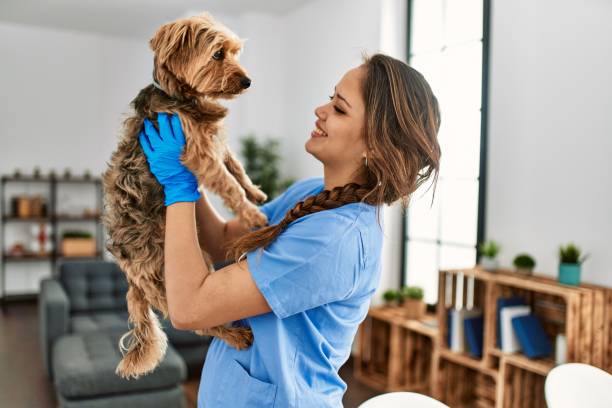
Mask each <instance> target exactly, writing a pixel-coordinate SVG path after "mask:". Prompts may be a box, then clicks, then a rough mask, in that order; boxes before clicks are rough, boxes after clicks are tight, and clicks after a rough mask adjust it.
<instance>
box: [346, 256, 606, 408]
mask: <svg viewBox="0 0 612 408" xmlns="http://www.w3.org/2000/svg"><path fill="white" fill-rule="evenodd" d="M439 273H440V276H439V285H438V305H437V314H436V316H437V322H438V329H431V328H429V327H428V329H431V330H432V332H427V334H423V332H422V331H421V332H420V331H419V330H418V329H417V330H414V327H417V328H418V327H420V326H421V325H422V323H419V322H416V321H407V320H406V319H402V318H401V317H399V316H398V315H397V314H396V315H395V316H394V317H391V315H393V312H392V311H391V310H389V308H384V307H383V308H371V309H370V312H369V314H368V318H366V320H365V321H364V322H363V323H362V325H361V327H360V329H359V337H358V340H359V344H358V352H357V353H356V355H357V356H356V359H355V361H356V362H357V363H358V364H356V365H355V375H356V377H357V378H358V379H360V380H361V381H363V382H364V383H366V384H368V385H370V386H372V387H374V388H375V389H378V390H380V391H384V392H387V391H398V390H405V391H416V392H422V393H424V394H428V395H431V396H432V397H434V398H436V399H438V400H440V401H443V402H444V403H446V404H447V405H449V406H451V407H453V408H455V407H488V408H492V407H495V408H513V407H530V408H531V407H534V408H538V407H546V402H545V400H544V380H545V378H546V375H547V374H548V372H549V371H550V370H551V369H552V368H553V367H554V366H555V361H554V359H553V358H552V357H551V358H542V359H529V358H527V357H526V356H525V355H523V354H522V353H512V354H509V353H504V352H502V351H501V350H500V349H499V348H497V347H496V344H497V330H496V325H497V321H496V320H497V299H498V298H499V297H509V296H521V297H522V298H523V299H524V300H525V301H526V302H527V304H529V305H530V306H531V309H532V312H533V313H535V314H536V315H538V317H539V318H540V320H541V321H542V324H543V326H544V329H545V331H546V333H547V334H548V335H549V337H550V340H551V342H552V343H553V345H554V337H555V336H556V335H557V334H559V333H564V334H565V336H566V341H567V358H566V360H567V362H583V363H587V364H591V365H594V366H597V367H599V368H602V369H604V370H606V371H608V372H612V289H611V288H606V287H602V286H597V285H591V284H586V283H585V284H581V285H580V286H568V285H563V284H560V283H558V282H557V281H556V280H555V279H552V278H550V277H547V276H541V275H534V276H522V275H517V274H516V273H514V272H513V271H512V270H508V269H500V270H498V271H496V272H494V273H492V272H487V271H485V270H483V269H481V268H480V267H479V266H476V267H474V268H469V269H451V270H442V271H440V272H439ZM458 302H459V303H458ZM472 307H474V308H478V309H481V310H482V311H483V319H484V338H483V355H482V358H479V359H477V358H474V357H472V356H470V355H469V354H468V353H457V352H454V351H452V350H451V349H450V348H449V347H448V345H447V342H446V339H447V316H448V311H449V310H450V309H452V308H468V309H469V308H472ZM401 328H405V330H407V332H409V333H414V336H421V337H424V338H427V339H429V342H426V341H421V342H418V341H414V340H413V341H412V343H411V344H410V345H409V344H408V343H406V344H404V343H402V340H401V339H402V336H401V333H400V331H401ZM406 350H408V352H407V351H406ZM414 355H417V356H418V357H416V359H420V360H421V362H420V363H419V364H420V365H419V366H417V367H415V366H414V365H412V366H410V365H406V364H405V360H406V359H410V358H414V357H410V356H414ZM364 356H365V357H367V358H364ZM424 367H427V369H424ZM406 369H408V370H412V372H411V373H406V372H405V371H404V370H406ZM418 370H421V371H424V372H426V373H427V374H426V375H425V376H424V377H421V378H420V380H422V381H426V383H422V382H419V381H404V380H403V379H404V378H411V377H412V376H418V375H419V374H418V373H417V371H418ZM376 385H378V386H376Z"/></svg>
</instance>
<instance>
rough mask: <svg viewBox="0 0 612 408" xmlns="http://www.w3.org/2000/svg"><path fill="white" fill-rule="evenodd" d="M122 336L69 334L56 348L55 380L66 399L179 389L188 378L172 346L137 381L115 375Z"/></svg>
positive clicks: (181, 360) (182, 362)
mask: <svg viewBox="0 0 612 408" xmlns="http://www.w3.org/2000/svg"><path fill="white" fill-rule="evenodd" d="M121 335H122V333H120V332H114V333H110V332H109V333H105V332H92V333H82V334H73V335H67V336H64V337H62V338H60V339H59V340H58V341H57V342H56V343H55V344H54V346H53V356H52V358H53V374H54V375H53V378H54V382H55V387H56V389H57V391H58V392H59V393H60V394H62V395H63V396H64V397H66V398H83V397H92V396H98V395H107V394H118V393H126V392H134V391H145V390H154V389H160V388H168V387H173V386H176V385H177V384H180V383H181V382H183V381H184V380H185V379H186V377H187V368H186V367H185V362H184V361H183V359H182V358H181V357H180V356H179V355H178V354H177V352H176V351H175V350H174V349H173V348H172V346H171V345H170V344H169V345H168V349H167V350H166V355H165V356H164V359H163V360H162V361H161V362H160V364H159V365H158V366H157V367H156V368H155V370H153V371H152V372H151V373H149V374H147V375H143V376H141V377H139V378H138V379H133V378H132V379H129V380H127V379H123V378H121V377H119V376H118V375H117V374H115V369H116V367H117V364H119V361H120V360H121V358H122V356H121V352H120V351H119V345H118V343H119V338H120V337H121Z"/></svg>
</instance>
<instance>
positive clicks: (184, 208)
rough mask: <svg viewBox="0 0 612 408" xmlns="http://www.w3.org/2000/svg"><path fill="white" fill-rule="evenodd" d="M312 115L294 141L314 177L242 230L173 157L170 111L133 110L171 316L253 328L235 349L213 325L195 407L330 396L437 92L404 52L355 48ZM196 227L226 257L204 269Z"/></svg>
mask: <svg viewBox="0 0 612 408" xmlns="http://www.w3.org/2000/svg"><path fill="white" fill-rule="evenodd" d="M315 115H316V117H317V120H316V122H315V129H314V130H313V132H312V134H311V136H310V138H309V139H308V141H307V142H306V144H305V148H306V151H307V152H308V153H310V154H312V155H313V156H314V157H316V158H317V159H318V160H319V161H320V162H321V163H323V173H324V177H322V178H321V177H314V178H308V179H305V180H301V181H298V182H296V183H294V184H293V185H292V186H291V187H289V188H288V189H287V191H285V192H284V193H283V194H282V195H280V196H279V197H277V198H275V199H274V200H272V201H271V202H268V203H266V204H264V205H263V206H261V207H260V209H261V211H263V212H264V213H265V214H266V216H267V217H268V220H269V223H268V224H269V225H268V226H266V227H263V228H259V229H255V230H253V231H249V229H248V228H246V227H243V226H241V225H240V224H239V223H238V222H237V221H236V220H235V219H233V220H230V221H225V220H224V219H223V218H222V217H220V216H219V214H218V213H217V212H216V211H215V210H214V209H213V208H212V207H211V205H210V203H209V202H208V200H207V198H206V194H202V195H200V193H199V191H198V190H197V188H198V186H197V182H196V180H195V178H194V176H193V175H192V174H191V173H190V172H189V171H188V170H187V169H186V168H185V167H184V166H182V164H180V162H179V156H180V153H181V152H182V149H183V145H184V135H183V134H182V129H181V125H180V121H179V120H178V118H177V117H176V116H173V117H172V118H168V117H167V116H166V115H164V114H161V113H160V114H159V116H158V118H159V123H160V131H159V134H158V132H157V131H156V130H155V128H154V127H153V126H152V125H151V123H150V122H148V121H147V122H146V123H145V132H143V133H142V134H141V136H140V143H141V145H142V146H143V150H144V151H145V154H147V159H148V161H149V166H150V168H151V171H152V172H153V174H154V175H155V176H156V178H157V179H158V180H159V181H160V183H161V184H162V185H163V186H164V192H165V194H166V196H171V197H173V200H172V201H173V203H172V204H169V205H168V207H167V212H166V236H165V279H166V291H167V299H168V305H169V310H170V317H171V319H172V322H173V325H175V326H176V327H178V328H180V329H185V330H195V329H198V328H206V327H213V326H216V325H219V324H225V323H228V322H234V324H235V325H242V326H249V327H251V330H252V332H253V335H254V341H253V344H252V346H251V347H250V348H248V349H245V350H236V349H234V348H231V347H229V346H227V345H226V344H225V343H224V342H223V341H221V340H219V339H217V338H213V341H212V343H211V345H210V348H209V350H208V353H207V355H206V359H205V362H204V367H203V369H202V377H201V381H200V389H199V393H198V407H205V408H214V407H233V408H238V407H271V406H276V407H295V406H300V407H341V406H342V396H343V394H344V392H345V390H346V383H344V382H343V381H342V379H341V378H340V377H339V376H338V369H339V368H340V367H341V366H342V365H343V364H344V363H345V362H346V360H347V359H348V357H349V354H350V351H351V344H352V342H353V339H354V336H355V334H356V331H357V328H358V326H359V324H360V323H361V322H362V321H363V320H364V318H365V317H366V315H367V311H368V307H369V305H370V299H371V297H372V294H373V293H374V292H375V290H376V287H377V285H378V282H379V277H380V255H381V246H382V237H383V235H382V228H381V225H380V219H379V212H380V209H381V207H382V204H383V203H384V204H391V203H394V202H396V201H397V200H401V201H402V205H403V208H404V209H405V208H406V206H407V205H408V199H409V196H410V194H411V193H412V192H413V191H415V190H416V189H417V187H418V186H420V185H421V184H422V183H423V182H425V181H426V180H427V179H428V178H429V177H430V176H431V175H432V174H433V173H435V179H437V174H438V169H439V160H440V147H439V145H438V142H437V133H438V129H439V126H440V113H439V109H438V102H437V100H436V98H435V96H434V95H433V93H432V91H431V89H430V87H429V85H428V83H427V81H426V80H425V79H424V78H423V76H422V75H421V74H420V73H419V72H417V71H416V70H414V69H412V68H411V67H409V66H408V65H406V64H405V63H403V62H401V61H399V60H396V59H394V58H391V57H389V56H385V55H381V54H376V55H374V56H372V57H365V58H364V63H363V64H362V65H360V66H358V67H356V68H354V69H351V70H350V71H348V72H347V73H346V74H345V75H344V76H343V77H342V79H341V80H340V82H339V83H338V84H337V86H336V87H335V89H334V94H333V95H332V96H330V101H329V102H328V103H327V104H325V105H322V106H319V107H318V108H316V109H315ZM194 202H195V205H194ZM377 220H378V221H379V222H377ZM196 231H199V234H198V233H197V232H196ZM198 236H199V237H200V238H199V241H200V242H199V244H200V246H201V247H202V248H203V249H204V250H206V251H207V252H208V253H209V254H210V255H211V256H212V258H213V260H214V261H215V262H219V261H223V260H225V259H230V260H235V259H236V260H237V262H236V263H233V264H231V265H229V266H226V267H224V268H222V269H219V270H218V271H216V272H214V273H210V274H209V273H208V272H206V270H205V268H204V263H203V260H202V255H201V253H200V249H199V247H198ZM228 246H229V251H228V252H227V254H226V253H224V249H225V248H226V247H228ZM245 254H246V260H244V259H242V258H243V257H244V256H245ZM226 255H229V256H226Z"/></svg>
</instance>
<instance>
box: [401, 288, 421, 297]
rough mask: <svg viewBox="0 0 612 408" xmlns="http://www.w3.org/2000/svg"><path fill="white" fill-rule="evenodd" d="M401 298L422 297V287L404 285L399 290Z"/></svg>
mask: <svg viewBox="0 0 612 408" xmlns="http://www.w3.org/2000/svg"><path fill="white" fill-rule="evenodd" d="M401 295H402V300H404V299H416V300H421V299H423V289H422V288H420V287H418V286H404V287H403V288H402V290H401Z"/></svg>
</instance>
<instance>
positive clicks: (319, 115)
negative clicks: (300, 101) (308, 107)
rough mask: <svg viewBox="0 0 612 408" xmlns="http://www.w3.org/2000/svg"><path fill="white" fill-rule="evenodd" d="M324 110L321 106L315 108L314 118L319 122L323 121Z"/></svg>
mask: <svg viewBox="0 0 612 408" xmlns="http://www.w3.org/2000/svg"><path fill="white" fill-rule="evenodd" d="M324 115H325V109H323V106H319V107H317V108H315V116H316V117H317V118H319V119H321V120H323V119H325V116H324Z"/></svg>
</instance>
